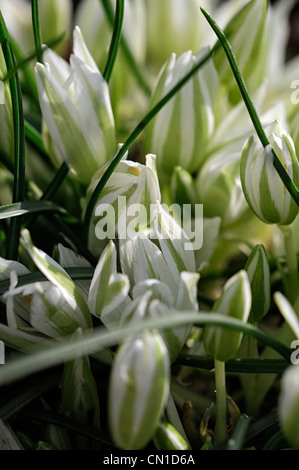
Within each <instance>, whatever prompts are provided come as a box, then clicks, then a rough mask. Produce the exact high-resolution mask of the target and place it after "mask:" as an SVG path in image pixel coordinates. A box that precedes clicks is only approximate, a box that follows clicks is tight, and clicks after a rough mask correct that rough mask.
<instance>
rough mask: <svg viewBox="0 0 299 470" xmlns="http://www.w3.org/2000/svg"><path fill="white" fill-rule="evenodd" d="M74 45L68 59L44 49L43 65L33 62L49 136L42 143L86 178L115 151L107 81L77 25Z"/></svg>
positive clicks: (86, 180) (59, 159)
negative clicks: (68, 61)
mask: <svg viewBox="0 0 299 470" xmlns="http://www.w3.org/2000/svg"><path fill="white" fill-rule="evenodd" d="M73 48H74V52H73V54H72V55H71V57H70V64H68V63H67V62H66V61H65V60H64V59H62V58H61V57H60V56H58V55H57V54H56V53H54V52H53V51H51V50H50V49H47V50H46V51H45V53H44V62H45V65H42V64H40V63H38V64H37V65H36V81H37V86H38V92H39V99H40V105H41V110H42V114H43V118H44V120H45V123H46V127H47V131H48V132H49V134H50V136H51V139H52V140H51V141H50V142H48V144H47V142H46V146H48V147H49V148H50V150H52V152H53V153H54V159H56V160H58V161H60V162H61V161H63V160H64V161H66V163H67V164H68V165H69V167H70V169H71V170H72V173H73V174H74V176H75V177H76V178H77V179H78V180H79V181H81V182H83V183H85V184H89V182H90V180H91V178H92V176H93V174H94V173H95V172H96V171H97V170H98V169H99V168H100V167H102V166H103V165H104V164H105V163H106V162H107V161H108V160H109V159H110V158H111V157H112V156H113V154H114V152H115V149H116V140H115V126H114V117H113V113H112V107H111V103H110V97H109V90H108V85H107V83H106V81H105V80H104V78H103V77H102V75H101V73H100V71H99V69H98V67H97V65H96V63H95V62H94V60H93V58H92V56H91V55H90V53H89V51H88V49H87V47H86V44H85V42H84V39H83V36H82V34H81V32H80V29H79V28H78V27H76V28H75V30H74V46H73ZM47 131H46V133H47ZM46 140H47V139H46Z"/></svg>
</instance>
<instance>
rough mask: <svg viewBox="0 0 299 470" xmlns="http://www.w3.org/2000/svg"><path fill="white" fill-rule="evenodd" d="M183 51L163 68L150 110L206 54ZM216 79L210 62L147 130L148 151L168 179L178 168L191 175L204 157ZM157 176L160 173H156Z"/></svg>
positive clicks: (215, 90)
mask: <svg viewBox="0 0 299 470" xmlns="http://www.w3.org/2000/svg"><path fill="white" fill-rule="evenodd" d="M207 52H208V51H207V49H203V50H202V51H200V52H199V53H198V54H197V55H195V56H194V55H192V52H191V51H187V52H184V53H183V54H182V55H180V56H179V57H178V58H177V57H176V55H175V54H172V55H171V57H170V59H169V60H168V61H167V62H166V63H165V65H164V67H163V68H162V70H161V72H160V75H159V78H158V81H157V85H156V87H155V90H154V93H153V96H152V99H151V103H150V108H152V107H153V106H154V105H155V104H156V103H157V102H158V101H160V100H161V99H162V98H163V97H164V96H165V95H166V94H167V93H168V92H169V91H170V89H171V88H172V87H174V86H175V85H176V84H177V83H178V82H179V81H180V80H181V79H182V78H183V76H185V75H186V74H187V73H188V72H189V71H190V70H191V69H192V67H193V66H195V65H196V64H197V63H198V62H199V61H200V60H201V59H202V58H203V57H204V56H205V55H206V54H207ZM218 86H219V82H218V76H217V72H216V70H215V67H214V64H213V62H212V61H211V60H210V61H209V62H208V63H207V64H206V65H205V66H204V67H203V68H201V69H200V70H199V71H198V72H196V73H195V74H194V75H193V77H192V78H191V79H190V80H189V81H188V83H186V84H185V85H184V86H183V87H182V88H181V89H180V90H179V91H178V92H177V93H176V95H175V96H174V97H173V98H172V99H171V100H170V101H169V102H168V103H167V104H166V105H165V106H164V107H163V109H161V111H160V112H159V113H158V115H157V116H156V117H155V118H154V119H153V120H152V121H151V122H150V123H149V125H148V126H147V128H146V134H145V143H146V148H147V150H148V151H149V150H150V151H151V152H153V153H155V154H156V155H157V156H158V157H159V158H158V159H157V165H158V170H160V171H161V172H162V174H163V173H164V177H165V178H167V179H169V175H171V174H172V172H173V169H174V168H175V167H176V166H181V167H182V168H184V169H185V170H187V171H189V172H190V173H193V172H194V171H196V170H197V169H198V168H199V166H200V165H201V163H202V161H203V159H204V157H205V147H206V145H207V141H208V138H209V136H210V135H211V133H212V132H213V129H214V107H215V103H216V99H217V93H218ZM159 176H160V172H159Z"/></svg>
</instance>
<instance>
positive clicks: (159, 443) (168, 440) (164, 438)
mask: <svg viewBox="0 0 299 470" xmlns="http://www.w3.org/2000/svg"><path fill="white" fill-rule="evenodd" d="M154 442H155V445H156V447H157V449H158V450H190V446H189V444H188V442H186V440H185V439H184V438H183V436H182V435H181V434H180V433H179V432H178V431H177V430H176V429H175V427H174V426H172V424H170V423H167V422H166V421H162V422H161V423H160V424H159V427H158V429H157V431H156V434H155V438H154Z"/></svg>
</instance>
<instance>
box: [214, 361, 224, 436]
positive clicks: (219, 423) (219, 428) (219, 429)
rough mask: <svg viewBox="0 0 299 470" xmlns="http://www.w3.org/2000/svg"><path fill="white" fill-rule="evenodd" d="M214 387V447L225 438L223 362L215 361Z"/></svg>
mask: <svg viewBox="0 0 299 470" xmlns="http://www.w3.org/2000/svg"><path fill="white" fill-rule="evenodd" d="M215 385H216V407H217V408H216V410H217V415H216V425H215V445H219V444H221V443H222V442H223V441H225V440H226V438H227V424H226V384H225V362H223V361H218V360H217V359H215Z"/></svg>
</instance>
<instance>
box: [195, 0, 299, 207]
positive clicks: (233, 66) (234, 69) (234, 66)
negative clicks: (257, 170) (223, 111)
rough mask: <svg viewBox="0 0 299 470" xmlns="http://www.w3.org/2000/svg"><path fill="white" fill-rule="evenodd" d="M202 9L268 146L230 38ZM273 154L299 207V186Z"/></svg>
mask: <svg viewBox="0 0 299 470" xmlns="http://www.w3.org/2000/svg"><path fill="white" fill-rule="evenodd" d="M201 11H202V13H203V15H204V16H205V18H206V19H207V21H208V23H209V24H210V26H211V27H212V29H213V31H214V32H215V34H216V35H217V37H218V39H219V41H220V43H221V45H222V47H223V49H224V52H225V54H226V56H227V59H228V61H229V64H230V66H231V69H232V72H233V74H234V77H235V80H236V82H237V85H238V87H239V90H240V92H241V95H242V98H243V100H244V103H245V106H246V108H247V110H248V113H249V116H250V118H251V120H252V123H253V125H254V128H255V130H256V133H257V135H258V137H259V139H260V141H261V144H262V145H263V147H267V146H268V145H270V143H269V140H268V138H267V136H266V134H265V132H264V129H263V126H262V123H261V121H260V118H259V116H258V113H257V111H256V109H255V106H254V104H253V102H252V100H251V98H250V96H249V93H248V90H247V87H246V84H245V82H244V79H243V77H242V74H241V72H240V69H239V67H238V64H237V61H236V58H235V55H234V53H233V50H232V47H231V45H230V43H229V41H228V39H227V38H226V36H225V34H224V32H223V31H222V30H221V29H220V28H219V26H218V25H217V23H216V22H215V21H214V20H213V19H212V18H211V17H210V15H209V14H208V13H207V12H206V11H205V10H204V9H203V8H201ZM272 154H273V165H274V168H275V169H276V171H277V173H278V174H279V176H280V178H281V180H282V181H283V183H284V185H285V187H286V188H287V190H288V191H289V193H290V195H291V196H292V198H293V199H294V201H295V203H296V204H297V206H298V207H299V190H298V188H297V187H296V185H295V184H294V182H293V181H292V179H291V178H290V176H289V174H288V173H287V171H286V170H285V168H284V166H283V164H282V163H281V161H280V160H279V158H278V156H277V155H276V153H275V151H274V150H273V148H272Z"/></svg>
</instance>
